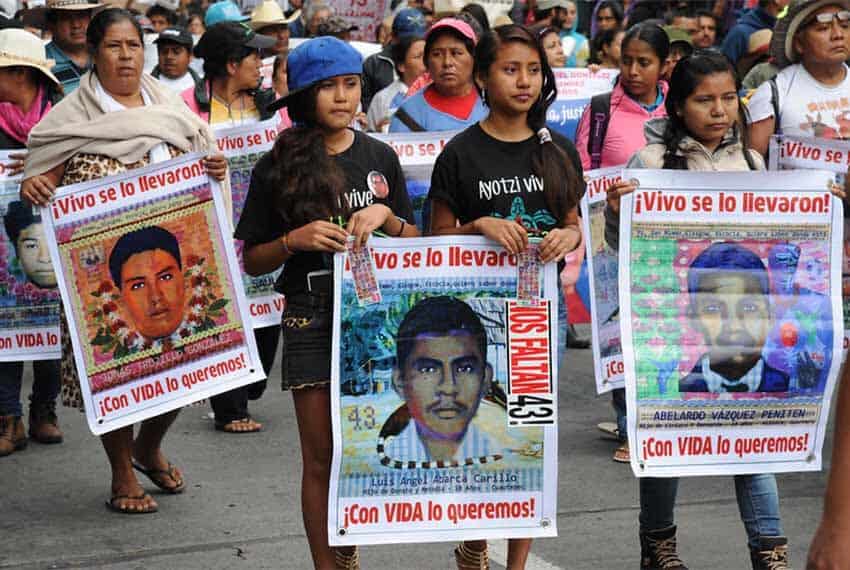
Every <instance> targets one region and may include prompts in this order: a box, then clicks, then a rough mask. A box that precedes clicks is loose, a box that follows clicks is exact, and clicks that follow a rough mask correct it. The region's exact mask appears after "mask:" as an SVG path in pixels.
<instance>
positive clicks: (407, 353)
mask: <svg viewBox="0 0 850 570" xmlns="http://www.w3.org/2000/svg"><path fill="white" fill-rule="evenodd" d="M369 243H370V244H371V248H372V254H373V257H374V260H375V267H376V270H377V278H378V282H379V286H380V290H381V297H382V300H381V301H380V302H379V303H376V304H371V305H367V306H361V305H360V304H359V303H358V301H357V298H356V288H355V286H354V283H353V277H352V274H351V271H350V269H349V267H348V264H347V258H346V257H345V256H344V255H343V254H337V256H336V258H335V275H336V276H337V277H336V279H335V287H336V289H335V292H334V323H333V325H334V329H333V361H332V366H333V367H332V386H331V415H332V419H333V428H334V430H333V433H334V458H333V465H332V470H331V492H330V501H329V513H328V536H329V539H330V543H331V544H332V545H344V544H379V543H397V542H432V541H447V540H464V539H483V538H505V537H535V536H554V535H555V534H556V528H555V526H556V490H557V457H558V452H557V412H556V410H557V377H558V376H557V346H558V344H557V331H556V326H555V303H556V300H557V295H558V285H557V278H556V268H555V264H549V265H546V266H543V268H542V270H540V271H539V275H540V283H541V287H540V291H541V298H540V299H539V301H537V302H530V303H528V304H520V303H518V302H517V300H516V297H517V273H518V272H517V267H516V259H515V258H514V257H513V256H511V255H509V254H508V253H507V252H506V251H505V250H504V249H503V248H502V247H501V246H498V245H497V244H495V243H493V242H490V241H488V240H486V239H485V238H483V237H477V236H443V237H429V238H416V239H402V240H399V239H391V238H390V239H374V238H373V239H372V240H370V242H369ZM449 374H451V377H449V376H448V375H449Z"/></svg>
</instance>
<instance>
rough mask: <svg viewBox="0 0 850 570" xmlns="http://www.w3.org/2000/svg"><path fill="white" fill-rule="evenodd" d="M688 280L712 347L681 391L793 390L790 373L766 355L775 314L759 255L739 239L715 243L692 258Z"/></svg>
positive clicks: (695, 319) (694, 319)
mask: <svg viewBox="0 0 850 570" xmlns="http://www.w3.org/2000/svg"><path fill="white" fill-rule="evenodd" d="M687 282H688V296H689V299H690V300H689V303H690V304H689V316H690V319H691V324H692V326H694V327H695V328H696V329H697V330H698V331H700V332H701V333H702V335H703V339H704V342H705V347H706V352H705V353H704V354H703V355H702V356H701V357H700V358H699V360H697V363H696V364H695V365H694V367H693V369H692V370H691V372H690V373H689V374H688V375H687V376H685V377H683V378H681V379H680V380H679V391H680V392H709V393H715V394H717V393H734V392H786V391H788V386H789V376H788V375H787V374H786V373H784V372H782V371H780V370H777V369H776V368H773V367H772V366H770V365H769V364H768V363H767V361H766V359H765V358H764V355H763V352H764V347H765V344H766V342H767V339H768V334H769V333H770V330H771V326H772V320H773V319H772V315H771V303H770V281H769V277H768V272H767V269H766V268H765V266H764V263H763V262H762V260H761V259H760V258H759V256H758V255H756V254H755V253H753V252H752V251H750V250H749V249H747V248H746V247H744V246H741V245H738V244H736V243H730V242H720V243H715V244H712V245H711V246H709V247H708V248H706V249H705V250H704V251H703V252H702V253H700V254H699V255H698V256H697V257H696V258H694V260H693V261H692V262H691V265H690V268H689V269H688V277H687Z"/></svg>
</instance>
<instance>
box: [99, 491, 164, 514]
mask: <svg viewBox="0 0 850 570" xmlns="http://www.w3.org/2000/svg"><path fill="white" fill-rule="evenodd" d="M148 497H150V495H148V494H147V493H142V494H141V495H137V496H131V495H112V498H110V499H109V500H108V501H105V503H106V508H107V509H109V510H110V511H112V512H114V513H120V514H122V515H147V514H150V513H155V512H157V511H158V510H159V507H156V506H148V507H146V508H144V509H142V510H136V509H130V508H127V507H126V506H124V507H123V508H122V507H121V506H120V505H119V504H118V501H120V500H122V499H129V500H131V501H141V500H144V499H146V498H148Z"/></svg>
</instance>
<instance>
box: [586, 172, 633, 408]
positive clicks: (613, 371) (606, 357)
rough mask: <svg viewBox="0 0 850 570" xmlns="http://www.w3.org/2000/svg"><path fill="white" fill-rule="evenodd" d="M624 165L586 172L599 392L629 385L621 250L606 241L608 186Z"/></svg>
mask: <svg viewBox="0 0 850 570" xmlns="http://www.w3.org/2000/svg"><path fill="white" fill-rule="evenodd" d="M621 171H622V167H620V166H613V167H611V168H600V169H599V170H590V171H588V172H586V173H585V178H586V180H587V191H586V192H585V194H584V196H583V197H582V200H581V219H582V225H583V228H584V240H585V242H584V245H585V253H586V256H587V273H588V277H589V280H590V295H589V297H590V314H591V331H592V335H593V345H592V348H593V370H594V376H595V378H596V392H597V393H598V394H604V393H605V392H610V391H611V390H614V389H615V388H622V387H623V386H625V380H624V378H625V377H624V375H623V351H622V348H621V347H620V295H619V281H618V275H619V271H618V268H617V265H618V263H619V260H618V259H617V250H616V249H612V248H611V246H609V245H608V243H606V241H605V205H606V201H605V197H606V193H605V192H606V189H607V188H608V187H609V186H610V185H611V184H614V183H615V182H618V181H619V180H620V173H621Z"/></svg>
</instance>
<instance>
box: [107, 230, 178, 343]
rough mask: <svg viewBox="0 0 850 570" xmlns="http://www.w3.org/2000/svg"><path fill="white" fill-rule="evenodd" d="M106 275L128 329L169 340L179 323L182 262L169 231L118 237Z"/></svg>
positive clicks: (150, 336)
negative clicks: (121, 308) (111, 284)
mask: <svg viewBox="0 0 850 570" xmlns="http://www.w3.org/2000/svg"><path fill="white" fill-rule="evenodd" d="M109 273H110V275H111V277H112V282H113V283H114V284H115V287H116V288H117V289H118V290H119V291H120V295H119V297H118V299H119V300H120V303H121V305H122V306H123V308H124V310H125V313H126V315H127V316H128V317H129V318H130V320H131V323H130V324H131V326H132V327H133V328H134V329H135V330H136V331H137V332H138V333H139V334H141V335H142V336H143V337H145V338H147V339H150V340H154V339H159V338H163V337H167V336H170V335H171V334H172V333H174V332H175V331H176V330H177V329H178V328H179V327H180V325H181V324H182V323H183V319H184V317H185V311H186V302H185V299H186V285H185V283H184V279H183V262H182V257H181V255H180V245H179V243H178V241H177V238H176V237H175V236H174V234H172V233H171V232H170V231H168V230H166V229H164V228H161V227H159V226H149V227H145V228H141V229H138V230H134V231H132V232H129V233H126V234H124V235H123V236H121V237H120V238H119V239H118V241H117V242H115V247H113V248H112V252H111V253H110V254H109Z"/></svg>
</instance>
